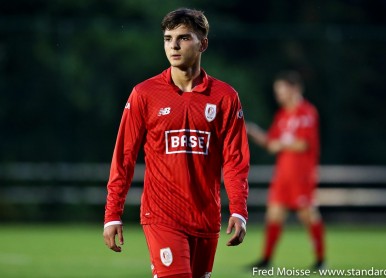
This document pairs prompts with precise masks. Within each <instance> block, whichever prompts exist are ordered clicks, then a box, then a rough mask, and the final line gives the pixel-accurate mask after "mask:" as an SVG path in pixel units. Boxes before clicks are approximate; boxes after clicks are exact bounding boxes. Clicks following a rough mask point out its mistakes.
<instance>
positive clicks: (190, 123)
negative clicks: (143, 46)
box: [103, 9, 249, 278]
mask: <svg viewBox="0 0 386 278" xmlns="http://www.w3.org/2000/svg"><path fill="white" fill-rule="evenodd" d="M161 27H162V31H163V38H164V50H165V53H166V57H167V59H168V60H169V62H170V65H171V66H170V67H169V68H168V69H166V70H164V71H163V72H162V73H161V74H159V75H157V76H154V77H152V78H150V79H148V80H146V81H144V82H142V83H140V84H138V85H137V86H135V87H134V88H133V90H132V92H131V94H130V96H129V99H128V101H127V103H126V106H125V109H124V111H123V116H122V120H121V123H120V127H119V131H118V136H117V140H116V145H115V149H114V153H113V158H112V163H111V170H110V178H109V181H108V184H107V190H108V194H107V201H106V207H105V225H104V233H103V235H104V241H105V244H106V245H107V246H108V247H109V248H110V249H111V250H113V251H116V252H121V246H119V245H122V244H123V233H122V220H121V216H122V213H123V208H124V203H125V198H126V195H127V193H128V190H129V187H130V184H131V180H132V176H133V171H134V165H135V161H136V158H137V154H138V150H139V149H140V147H141V146H142V145H143V148H144V153H145V164H146V172H145V177H144V191H143V195H142V201H141V213H140V214H141V215H140V218H141V224H142V226H143V231H144V234H145V237H146V241H147V245H148V249H149V253H150V260H151V268H152V272H153V277H158V278H160V277H173V278H191V277H193V278H205V277H210V276H211V272H212V267H213V261H214V256H215V252H216V248H217V242H218V237H219V231H220V224H221V219H220V218H221V215H220V209H221V207H220V185H221V173H223V177H224V184H225V188H226V191H227V195H228V198H229V209H230V218H229V221H228V226H227V230H226V231H227V233H228V234H231V233H232V230H234V233H233V234H232V236H231V237H230V239H229V241H228V242H227V245H228V246H235V245H238V244H240V243H241V242H243V239H244V236H245V234H246V221H247V217H248V213H247V205H246V200H247V195H248V181H247V176H248V172H249V147H248V136H247V133H246V129H245V122H244V118H243V111H242V107H241V104H240V101H239V98H238V94H237V92H236V91H235V90H234V89H233V88H232V87H231V86H230V85H228V84H227V83H224V82H222V81H220V80H217V79H215V78H213V77H211V76H209V75H208V74H207V73H206V72H205V71H204V70H203V69H202V68H201V67H200V62H201V55H202V53H203V52H204V51H205V50H206V49H207V47H208V37H207V36H208V31H209V24H208V21H207V19H206V17H205V16H204V14H203V12H201V11H197V10H192V9H178V10H175V11H172V12H170V13H168V14H167V15H166V16H165V17H164V19H163V21H162V23H161ZM116 237H117V238H118V241H119V245H117V244H116V241H115V240H116Z"/></svg>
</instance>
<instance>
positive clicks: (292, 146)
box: [267, 138, 308, 154]
mask: <svg viewBox="0 0 386 278" xmlns="http://www.w3.org/2000/svg"><path fill="white" fill-rule="evenodd" d="M307 148H308V143H307V141H306V140H304V139H298V138H294V139H293V140H291V141H286V140H283V139H273V140H268V143H267V150H268V151H269V152H270V153H272V154H276V153H278V152H281V151H285V150H287V151H293V152H304V151H306V150H307Z"/></svg>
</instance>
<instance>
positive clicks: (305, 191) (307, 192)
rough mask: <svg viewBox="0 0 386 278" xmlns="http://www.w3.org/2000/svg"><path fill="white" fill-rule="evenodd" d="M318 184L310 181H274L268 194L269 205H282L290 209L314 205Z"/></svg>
mask: <svg viewBox="0 0 386 278" xmlns="http://www.w3.org/2000/svg"><path fill="white" fill-rule="evenodd" d="M315 188H316V182H314V181H312V180H310V179H304V180H301V179H283V178H281V179H277V178H276V179H274V180H273V181H272V183H271V185H270V188H269V192H268V203H269V204H280V205H283V206H285V207H287V208H289V209H300V208H305V207H309V206H311V205H313V203H314V192H315Z"/></svg>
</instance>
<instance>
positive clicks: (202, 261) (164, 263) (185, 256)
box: [142, 224, 218, 278]
mask: <svg viewBox="0 0 386 278" xmlns="http://www.w3.org/2000/svg"><path fill="white" fill-rule="evenodd" d="M142 227H143V231H144V233H145V237H146V242H147V246H148V248H149V253H150V261H151V268H152V272H153V276H154V277H156V278H160V277H164V276H169V275H177V274H184V273H187V274H191V275H192V276H191V277H193V278H209V277H210V276H211V273H212V268H213V262H214V256H215V253H216V249H217V242H218V238H201V237H194V236H190V235H187V234H186V233H184V232H181V231H178V230H175V229H172V228H169V227H167V226H163V225H159V224H151V225H143V226H142Z"/></svg>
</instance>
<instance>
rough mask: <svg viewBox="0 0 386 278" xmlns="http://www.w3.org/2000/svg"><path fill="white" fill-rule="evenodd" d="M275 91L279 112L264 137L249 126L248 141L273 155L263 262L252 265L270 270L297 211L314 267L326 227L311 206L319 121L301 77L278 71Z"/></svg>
mask: <svg viewBox="0 0 386 278" xmlns="http://www.w3.org/2000/svg"><path fill="white" fill-rule="evenodd" d="M273 87H274V92H275V97H276V100H277V102H278V104H279V105H280V106H281V109H280V110H279V111H278V112H277V113H276V115H275V118H274V121H273V123H272V125H271V127H270V129H269V131H268V133H266V132H265V131H263V130H262V129H261V128H260V127H258V126H257V125H256V124H253V123H248V124H247V132H248V134H249V135H250V137H251V139H252V140H253V141H254V142H255V143H257V144H259V145H261V146H263V147H265V148H267V150H268V151H269V152H271V153H273V154H276V156H277V157H276V167H275V171H274V176H273V179H272V182H271V185H270V188H269V196H268V205H267V212H266V230H265V248H264V251H263V258H262V260H261V261H259V262H257V263H256V264H255V265H254V266H257V267H268V266H269V264H270V262H271V258H272V254H273V251H274V248H275V245H276V243H277V241H278V240H279V237H280V234H281V231H282V226H283V223H284V221H285V218H286V215H287V211H288V210H296V211H297V215H298V217H299V219H300V220H301V221H302V222H303V224H304V225H305V226H306V227H307V228H308V230H309V232H310V235H311V238H312V242H313V246H314V250H315V255H316V262H315V265H314V266H313V268H316V269H318V268H322V267H323V264H324V228H323V222H322V220H321V217H320V214H319V212H318V209H317V208H316V206H315V204H314V191H315V189H316V184H317V165H318V162H319V120H318V113H317V110H316V108H315V107H314V106H313V105H312V104H311V103H309V102H308V101H306V100H305V99H304V98H303V95H302V92H303V83H302V79H301V77H300V75H299V73H297V72H294V71H287V72H282V73H280V74H279V75H278V76H277V77H276V79H275V81H274V85H273Z"/></svg>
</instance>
